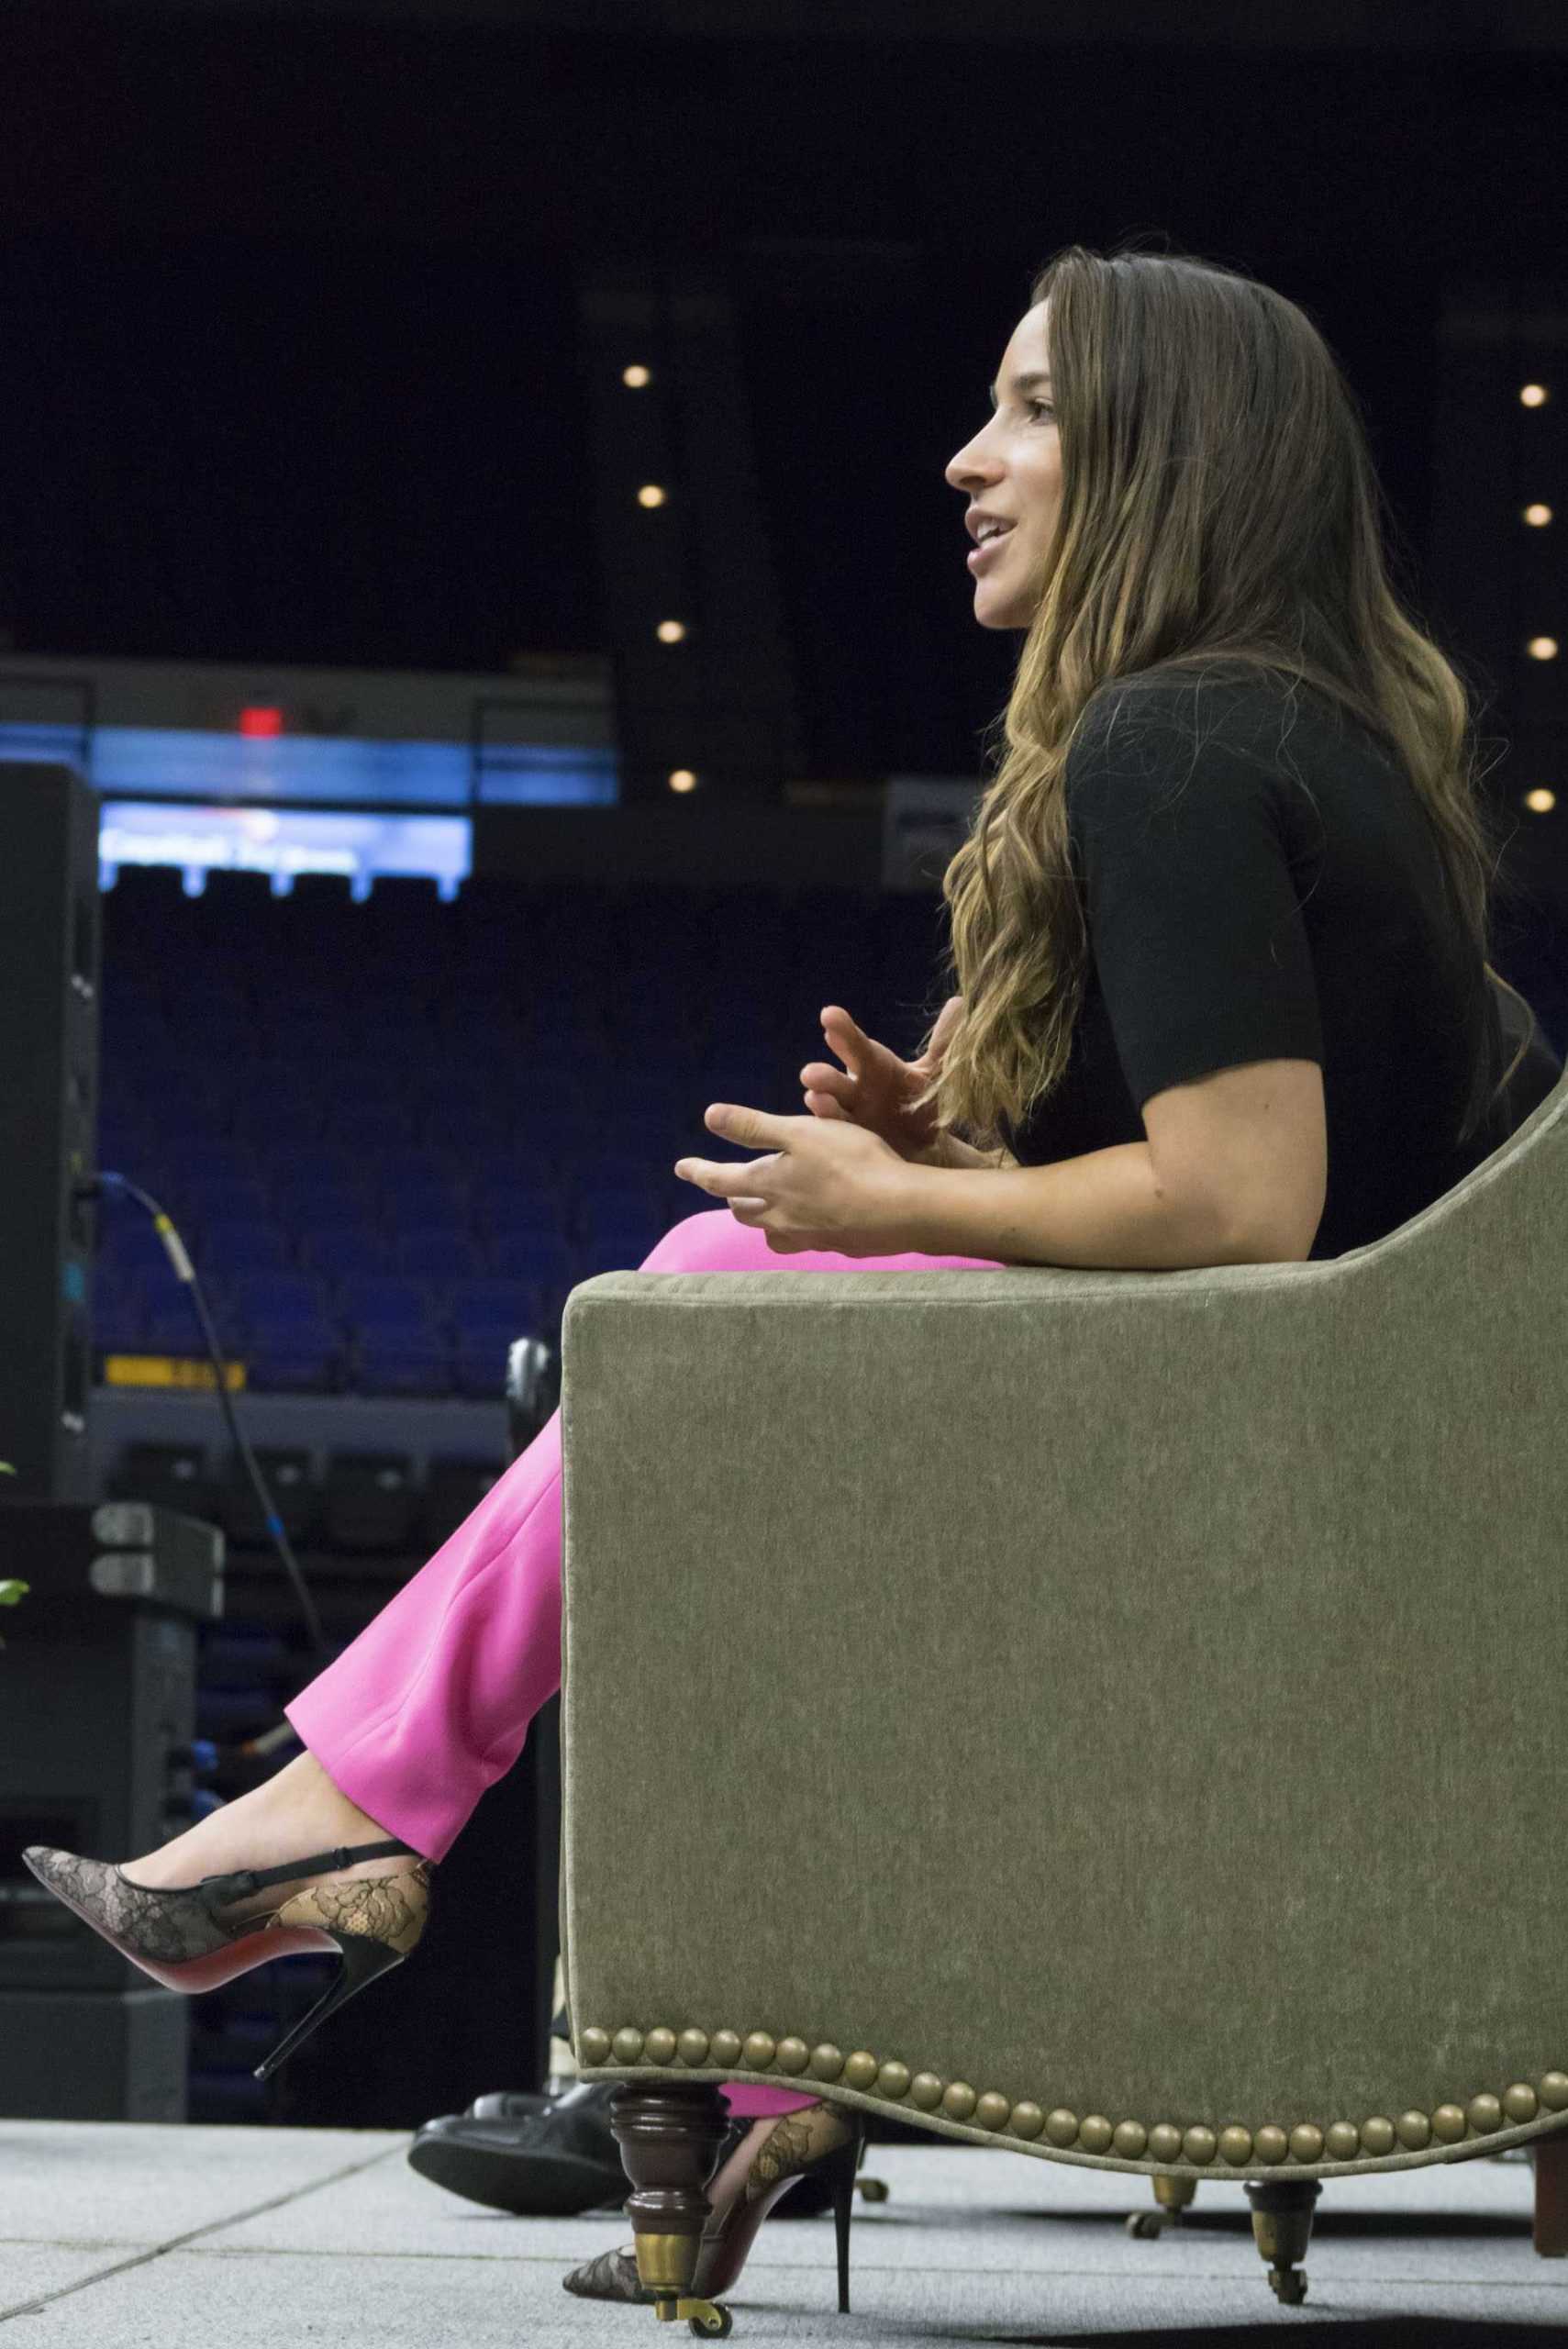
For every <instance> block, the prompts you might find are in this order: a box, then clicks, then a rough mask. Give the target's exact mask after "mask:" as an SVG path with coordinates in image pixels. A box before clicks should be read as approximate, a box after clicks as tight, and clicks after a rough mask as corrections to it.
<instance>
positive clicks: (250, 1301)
mask: <svg viewBox="0 0 1568 2349" xmlns="http://www.w3.org/2000/svg"><path fill="white" fill-rule="evenodd" d="M229 1294H230V1296H231V1297H232V1298H233V1300H234V1305H235V1309H236V1311H237V1312H238V1313H239V1315H240V1316H241V1317H242V1318H243V1319H245V1320H246V1321H247V1322H249V1323H254V1322H255V1321H256V1320H258V1319H266V1318H267V1317H268V1316H270V1315H280V1314H289V1315H293V1316H295V1317H297V1318H299V1319H312V1318H314V1317H315V1316H317V1315H318V1314H322V1313H324V1312H325V1310H326V1303H327V1300H325V1299H324V1297H323V1294H322V1286H321V1283H320V1282H319V1281H318V1280H317V1277H316V1275H315V1274H314V1273H312V1272H280V1273H243V1274H241V1275H239V1276H238V1277H237V1278H236V1279H235V1280H234V1281H233V1282H232V1283H231V1285H230V1290H229Z"/></svg>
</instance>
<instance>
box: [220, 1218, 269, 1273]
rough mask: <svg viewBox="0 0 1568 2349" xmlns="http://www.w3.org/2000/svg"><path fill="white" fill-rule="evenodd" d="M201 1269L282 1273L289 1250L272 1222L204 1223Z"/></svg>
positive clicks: (252, 1220)
mask: <svg viewBox="0 0 1568 2349" xmlns="http://www.w3.org/2000/svg"><path fill="white" fill-rule="evenodd" d="M202 1255H203V1259H204V1263H203V1265H202V1267H201V1269H202V1270H204V1271H205V1270H206V1269H207V1268H208V1267H210V1268H211V1269H212V1270H213V1271H214V1272H217V1273H225V1274H228V1275H235V1274H239V1273H270V1272H284V1271H286V1270H287V1269H288V1268H289V1252H288V1246H287V1242H286V1241H285V1239H284V1234H283V1232H282V1231H281V1230H279V1229H278V1227H277V1225H276V1224H275V1223H272V1222H265V1223H263V1222H261V1221H258V1220H255V1219H251V1220H249V1221H245V1220H240V1219H232V1220H225V1221H220V1222H216V1223H209V1224H207V1225H206V1227H205V1228H204V1230H203V1232H202Z"/></svg>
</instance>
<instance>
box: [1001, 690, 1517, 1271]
mask: <svg viewBox="0 0 1568 2349" xmlns="http://www.w3.org/2000/svg"><path fill="white" fill-rule="evenodd" d="M1065 789H1066V796H1067V819H1068V837H1069V843H1070V851H1071V854H1072V858H1073V866H1074V870H1075V872H1076V873H1077V874H1078V878H1079V885H1080V887H1081V889H1082V892H1083V898H1084V915H1085V922H1086V927H1087V930H1088V937H1089V959H1088V963H1087V966H1086V969H1085V974H1084V1001H1083V1008H1082V1012H1081V1015H1080V1018H1079V1021H1078V1024H1077V1027H1076V1029H1075V1031H1074V1035H1073V1050H1072V1054H1071V1057H1070V1059H1069V1063H1068V1067H1067V1073H1066V1075H1065V1077H1064V1079H1063V1081H1062V1085H1060V1087H1059V1088H1058V1090H1057V1091H1056V1092H1055V1094H1053V1095H1052V1096H1051V1098H1050V1099H1048V1100H1047V1101H1045V1102H1043V1103H1041V1104H1039V1105H1037V1108H1036V1109H1035V1112H1034V1114H1033V1116H1032V1117H1031V1118H1030V1119H1029V1123H1028V1124H1027V1125H1026V1126H1025V1127H1024V1128H1023V1129H1022V1130H1019V1131H1018V1133H1016V1134H1015V1133H1014V1132H1013V1131H1012V1130H1010V1128H1009V1127H1008V1125H1007V1123H1006V1121H1005V1120H1004V1121H1003V1123H1002V1128H1001V1130H1002V1133H1003V1137H1004V1140H1005V1141H1006V1143H1007V1146H1008V1148H1009V1149H1010V1150H1011V1152H1012V1153H1013V1155H1014V1156H1015V1157H1016V1158H1018V1160H1019V1161H1020V1162H1021V1163H1023V1164H1025V1165H1039V1164H1041V1163H1045V1162H1046V1161H1048V1160H1052V1159H1059V1158H1069V1157H1076V1156H1079V1155H1081V1154H1082V1153H1084V1152H1088V1151H1095V1150H1106V1149H1109V1148H1111V1147H1112V1146H1113V1145H1115V1144H1118V1143H1121V1142H1129V1141H1144V1140H1146V1139H1147V1137H1146V1134H1145V1130H1144V1126H1143V1119H1142V1116H1141V1110H1142V1107H1143V1104H1144V1103H1145V1102H1146V1101H1147V1100H1149V1099H1150V1098H1151V1096H1153V1095H1154V1094H1157V1093H1160V1092H1162V1091H1163V1089H1164V1088H1165V1087H1166V1086H1167V1085H1182V1084H1186V1083H1189V1082H1191V1081H1192V1080H1193V1079H1195V1078H1197V1077H1200V1076H1205V1075H1207V1074H1209V1073H1211V1072H1212V1071H1214V1070H1216V1069H1224V1068H1232V1067H1236V1066H1239V1065H1240V1064H1241V1063H1245V1062H1248V1061H1258V1060H1310V1061H1316V1062H1317V1063H1318V1065H1319V1067H1320V1068H1321V1069H1322V1071H1323V1091H1324V1100H1325V1105H1326V1109H1327V1119H1328V1141H1329V1187H1328V1198H1327V1203H1326V1205H1325V1208H1324V1213H1323V1219H1322V1222H1321V1224H1320V1225H1319V1227H1318V1237H1317V1240H1316V1241H1315V1243H1314V1245H1313V1249H1312V1254H1313V1256H1314V1257H1315V1258H1321V1257H1328V1256H1338V1255H1341V1254H1343V1252H1345V1250H1347V1249H1349V1248H1358V1247H1362V1246H1364V1245H1365V1244H1366V1243H1367V1242H1368V1241H1372V1240H1374V1239H1378V1238H1380V1237H1381V1236H1382V1235H1383V1234H1384V1233H1385V1232H1387V1231H1391V1230H1396V1228H1397V1227H1398V1226H1399V1225H1400V1224H1401V1223H1404V1222H1407V1220H1408V1219H1409V1218H1410V1217H1411V1216H1413V1215H1416V1214H1418V1212H1419V1211H1420V1209H1421V1208H1424V1207H1426V1206H1428V1205H1429V1204H1430V1202H1431V1201H1432V1200H1433V1199H1435V1198H1438V1197H1441V1195H1442V1194H1443V1192H1445V1191H1447V1190H1450V1189H1451V1188H1452V1186H1454V1184H1456V1183H1457V1182H1459V1181H1461V1180H1462V1177H1463V1176H1464V1175H1466V1174H1468V1173H1469V1172H1470V1171H1471V1170H1472V1169H1473V1167H1475V1166H1477V1165H1479V1164H1480V1163H1481V1162H1482V1160H1483V1159H1485V1158H1486V1157H1488V1156H1489V1155H1490V1154H1491V1152H1493V1151H1494V1150H1495V1149H1496V1148H1497V1147H1498V1146H1499V1144H1500V1143H1501V1142H1502V1141H1506V1140H1507V1135H1508V1134H1509V1132H1510V1131H1511V1130H1513V1127H1514V1126H1515V1125H1516V1124H1517V1123H1518V1119H1519V1116H1520V1115H1521V1114H1522V1111H1521V1108H1520V1094H1519V1090H1518V1086H1517V1085H1516V1086H1514V1087H1511V1088H1510V1090H1509V1094H1508V1095H1507V1096H1506V1097H1504V1099H1503V1100H1502V1101H1501V1102H1500V1103H1499V1105H1498V1107H1497V1108H1496V1109H1495V1110H1494V1111H1493V1112H1492V1114H1491V1116H1490V1118H1489V1119H1488V1120H1487V1122H1486V1123H1485V1124H1484V1126H1483V1127H1482V1129H1481V1130H1479V1131H1478V1132H1477V1133H1476V1134H1474V1135H1473V1136H1472V1137H1471V1138H1470V1140H1469V1141H1466V1142H1465V1143H1463V1144H1462V1143H1461V1142H1460V1141H1459V1139H1458V1136H1459V1130H1460V1128H1461V1125H1462V1122H1463V1118H1464V1112H1465V1107H1466V1103H1467V1101H1468V1097H1469V1088H1470V1084H1471V1079H1472V1074H1473V1065H1474V1054H1475V1052H1476V1049H1477V1042H1478V1039H1479V1038H1481V1037H1482V1036H1485V1038H1486V1041H1487V1049H1488V1052H1489V1055H1490V1065H1491V1081H1493V1082H1495V1081H1496V1077H1498V1076H1499V1075H1500V1074H1502V1071H1503V1069H1504V1067H1506V1066H1507V1059H1508V1058H1511V1056H1512V1052H1511V1050H1510V1052H1508V1053H1507V1056H1505V1055H1504V1053H1503V1044H1504V1034H1503V1029H1502V1025H1501V1022H1500V1020H1499V1016H1498V1011H1497V1003H1498V1000H1499V998H1498V996H1497V995H1496V991H1495V990H1494V989H1493V988H1492V987H1491V986H1490V985H1488V984H1487V982H1486V978H1485V971H1484V968H1483V966H1482V962H1481V958H1480V957H1479V955H1478V954H1477V953H1476V952H1475V949H1474V947H1473V942H1472V941H1471V940H1470V938H1469V937H1468V935H1467V934H1466V932H1465V930H1464V929H1463V927H1462V923H1461V922H1460V920H1459V918H1458V916H1457V914H1456V912H1455V910H1454V907H1453V905H1452V901H1451V898H1450V896H1448V894H1447V892H1446V890H1445V886H1444V875H1443V867H1442V860H1441V854H1440V850H1439V847H1438V844H1437V838H1436V835H1435V833H1434V831H1433V829H1432V827H1431V824H1430V821H1429V818H1428V817H1427V816H1426V814H1425V811H1424V807H1423V803H1422V801H1421V798H1420V796H1419V795H1418V792H1417V790H1416V788H1415V786H1414V785H1413V784H1412V783H1411V782H1410V781H1409V779H1408V777H1407V774H1406V773H1405V771H1404V769H1403V767H1402V766H1401V765H1400V763H1398V761H1397V760H1396V757H1395V754H1394V752H1393V751H1392V750H1391V748H1390V747H1389V746H1388V745H1386V744H1385V743H1384V742H1383V741H1382V740H1381V739H1380V738H1379V737H1377V736H1375V735H1374V734H1373V733H1372V732H1371V731H1370V730H1369V729H1366V728H1364V727H1363V726H1362V724H1361V722H1360V721H1359V720H1358V719H1356V718H1353V717H1351V715H1350V714H1349V713H1348V712H1346V711H1345V710H1343V709H1342V707H1340V705H1339V704H1337V703H1335V702H1333V701H1332V700H1331V699H1330V698H1329V696H1325V695H1321V694H1319V693H1318V691H1317V690H1316V689H1314V688H1310V687H1307V686H1302V685H1296V684H1295V683H1294V682H1293V681H1292V680H1290V679H1288V678H1285V677H1283V676H1281V677H1275V676H1274V675H1273V674H1262V673H1259V672H1257V671H1251V670H1248V669H1245V668H1238V667H1237V666H1235V665H1234V664H1232V665H1229V666H1228V667H1226V668H1225V669H1224V670H1220V671H1207V672H1206V673H1205V674H1203V676H1202V677H1201V680H1200V679H1198V678H1197V677H1195V674H1193V673H1192V672H1190V671H1189V672H1188V673H1186V674H1185V675H1184V676H1182V677H1180V678H1169V677H1164V676H1161V675H1160V674H1150V675H1144V676H1141V677H1131V678H1126V679H1120V680H1118V681H1117V682H1116V683H1115V684H1114V685H1110V686H1108V687H1106V688H1104V689H1103V690H1102V691H1101V692H1100V693H1099V694H1098V695H1097V696H1095V700H1094V701H1093V702H1092V703H1091V705H1090V707H1089V711H1088V714H1087V717H1086V718H1085V720H1084V724H1083V726H1082V727H1081V729H1080V731H1079V734H1078V737H1077V739H1076V740H1075V741H1074V743H1073V748H1072V750H1071V751H1070V752H1069V754H1068V762H1067V771H1066V776H1065ZM1504 1000H1506V998H1504ZM1561 1073H1562V1064H1561V1063H1560V1062H1559V1061H1558V1060H1557V1058H1556V1055H1555V1054H1554V1053H1552V1052H1551V1050H1550V1047H1549V1046H1547V1045H1546V1044H1545V1043H1544V1041H1540V1042H1538V1044H1537V1047H1536V1050H1535V1054H1534V1057H1533V1060H1532V1061H1531V1063H1529V1070H1528V1079H1527V1082H1528V1088H1529V1089H1528V1093H1527V1096H1526V1097H1527V1098H1528V1100H1529V1107H1532V1108H1533V1107H1534V1106H1535V1102H1536V1101H1537V1100H1539V1099H1540V1098H1541V1097H1543V1096H1544V1094H1545V1093H1546V1092H1548V1091H1550V1090H1551V1085H1553V1084H1554V1083H1555V1082H1556V1079H1557V1077H1558V1076H1559V1075H1560V1074H1561ZM1521 1074H1525V1072H1521Z"/></svg>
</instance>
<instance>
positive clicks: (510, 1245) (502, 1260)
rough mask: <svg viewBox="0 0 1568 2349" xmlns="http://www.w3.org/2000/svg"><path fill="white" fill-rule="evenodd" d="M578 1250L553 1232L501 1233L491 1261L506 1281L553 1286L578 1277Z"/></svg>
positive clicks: (498, 1273) (499, 1275) (497, 1235)
mask: <svg viewBox="0 0 1568 2349" xmlns="http://www.w3.org/2000/svg"><path fill="white" fill-rule="evenodd" d="M576 1256H577V1252H576V1250H575V1249H574V1248H573V1246H572V1245H571V1243H570V1242H569V1241H565V1240H563V1239H562V1238H561V1237H560V1235H559V1234H558V1233H555V1232H550V1231H507V1232H497V1233H496V1234H495V1241H494V1244H493V1246H492V1248H491V1252H490V1261H491V1263H492V1264H493V1265H494V1266H495V1272H496V1275H497V1276H498V1278H500V1279H502V1280H521V1281H535V1282H550V1281H559V1280H565V1279H571V1278H573V1276H574V1267H575V1264H576Z"/></svg>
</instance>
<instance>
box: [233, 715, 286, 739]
mask: <svg viewBox="0 0 1568 2349" xmlns="http://www.w3.org/2000/svg"><path fill="white" fill-rule="evenodd" d="M283 730H284V714H283V711H282V710H281V709H242V710H241V711H240V713H239V731H240V732H241V734H281V733H282V732H283Z"/></svg>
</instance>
